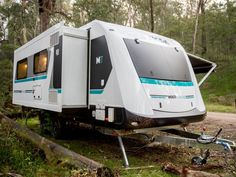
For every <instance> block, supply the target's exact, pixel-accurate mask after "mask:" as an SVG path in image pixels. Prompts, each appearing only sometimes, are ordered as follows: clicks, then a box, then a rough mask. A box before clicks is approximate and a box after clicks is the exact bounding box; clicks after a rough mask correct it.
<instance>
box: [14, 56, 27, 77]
mask: <svg viewBox="0 0 236 177" xmlns="http://www.w3.org/2000/svg"><path fill="white" fill-rule="evenodd" d="M25 61H26V64H27V69H26V76H25V77H21V78H19V77H18V73H19V72H18V71H19V70H18V66H19V65H20V64H22V63H24V62H25ZM27 75H28V59H27V58H24V59H22V60H20V61H18V62H17V64H16V79H17V80H20V79H25V78H27Z"/></svg>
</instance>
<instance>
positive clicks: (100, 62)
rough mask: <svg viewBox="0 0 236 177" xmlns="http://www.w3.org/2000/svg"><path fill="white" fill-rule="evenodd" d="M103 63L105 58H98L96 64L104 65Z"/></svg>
mask: <svg viewBox="0 0 236 177" xmlns="http://www.w3.org/2000/svg"><path fill="white" fill-rule="evenodd" d="M102 63H103V56H98V57H96V64H102Z"/></svg>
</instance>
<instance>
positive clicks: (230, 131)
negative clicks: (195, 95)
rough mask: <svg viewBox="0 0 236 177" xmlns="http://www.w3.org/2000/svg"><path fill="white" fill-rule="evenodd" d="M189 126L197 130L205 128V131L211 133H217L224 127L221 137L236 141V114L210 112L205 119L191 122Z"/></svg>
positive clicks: (192, 129)
mask: <svg viewBox="0 0 236 177" xmlns="http://www.w3.org/2000/svg"><path fill="white" fill-rule="evenodd" d="M187 128H188V129H190V130H191V131H197V132H201V131H202V129H203V128H205V129H206V131H205V133H206V134H210V135H215V134H216V133H217V132H218V130H219V129H220V128H222V129H223V131H222V132H221V134H220V136H219V137H222V138H227V139H229V140H233V141H235V142H236V114H231V113H219V112H208V113H207V117H206V118H205V120H204V121H202V122H198V123H193V124H190V125H189V126H188V127H187Z"/></svg>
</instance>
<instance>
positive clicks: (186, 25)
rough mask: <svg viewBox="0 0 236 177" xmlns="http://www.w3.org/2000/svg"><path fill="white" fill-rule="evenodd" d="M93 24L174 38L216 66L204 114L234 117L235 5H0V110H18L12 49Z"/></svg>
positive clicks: (231, 0) (50, 1) (139, 0)
mask: <svg viewBox="0 0 236 177" xmlns="http://www.w3.org/2000/svg"><path fill="white" fill-rule="evenodd" d="M94 19H98V20H103V21H107V22H112V23H117V24H121V25H126V26H131V27H135V28H139V29H143V30H147V31H152V32H154V33H158V34H161V35H164V36H167V37H170V38H173V39H175V40H177V41H178V42H180V43H181V44H182V45H183V46H184V48H185V49H186V51H187V52H190V53H193V54H196V55H198V56H201V57H203V58H206V59H208V60H211V61H213V62H215V63H217V65H218V67H217V69H216V72H215V73H213V74H212V75H211V76H210V78H209V79H208V80H207V81H206V82H205V83H204V84H203V86H202V87H201V91H202V95H203V98H204V100H205V103H206V105H207V108H208V110H209V111H223V112H236V107H235V100H236V1H235V0H0V111H1V112H3V113H5V114H6V115H11V114H15V113H18V112H19V111H20V109H19V108H18V107H16V106H13V105H12V104H11V102H12V101H11V95H12V61H13V55H14V50H15V49H16V48H18V47H20V46H21V45H23V44H24V43H26V42H27V41H29V40H31V39H32V38H34V37H36V36H37V35H38V34H40V33H41V32H43V31H44V30H46V29H47V28H49V27H50V26H52V25H54V24H56V23H58V22H61V21H64V23H65V24H66V25H68V26H73V27H80V26H81V25H83V24H86V23H88V22H90V21H92V20H94Z"/></svg>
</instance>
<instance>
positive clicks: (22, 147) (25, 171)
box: [0, 119, 74, 177]
mask: <svg viewBox="0 0 236 177" xmlns="http://www.w3.org/2000/svg"><path fill="white" fill-rule="evenodd" d="M34 120H35V119H32V122H34ZM0 173H3V174H4V176H8V175H7V173H15V174H20V175H22V176H24V177H67V176H68V177H70V176H71V175H72V174H73V173H74V169H72V167H68V166H66V165H60V164H51V163H49V162H47V161H46V159H45V155H44V153H43V152H42V151H41V150H40V149H38V148H37V147H35V146H33V145H32V144H31V143H30V142H28V141H26V140H24V139H21V138H19V137H17V136H16V134H15V133H14V132H13V131H11V130H10V129H9V128H7V127H4V126H2V125H1V124H0Z"/></svg>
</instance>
